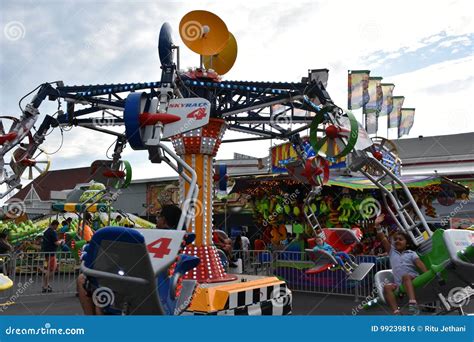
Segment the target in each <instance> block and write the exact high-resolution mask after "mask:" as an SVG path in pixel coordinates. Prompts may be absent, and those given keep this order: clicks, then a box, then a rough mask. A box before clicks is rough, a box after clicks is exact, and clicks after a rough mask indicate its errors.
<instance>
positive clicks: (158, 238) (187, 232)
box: [0, 11, 474, 315]
mask: <svg viewBox="0 0 474 342" xmlns="http://www.w3.org/2000/svg"><path fill="white" fill-rule="evenodd" d="M179 32H180V36H181V38H182V40H183V42H184V44H185V45H186V46H187V47H188V48H189V49H191V50H192V51H194V52H196V53H198V54H199V55H200V66H199V67H197V68H193V69H189V70H188V71H184V72H183V71H180V70H179V52H180V48H179V47H178V46H176V45H174V44H173V42H172V38H171V27H170V25H169V24H168V23H165V24H163V26H162V27H161V30H160V34H159V41H158V53H159V57H160V61H161V68H162V74H161V79H160V80H159V81H154V82H145V83H124V84H101V85H81V86H66V85H64V84H63V83H62V82H55V83H44V84H42V85H40V86H39V87H38V88H37V89H38V90H37V93H36V95H35V96H34V98H33V99H32V101H31V102H30V103H29V104H28V105H27V106H26V107H25V108H24V109H23V113H22V115H21V117H20V118H19V119H17V118H13V117H1V119H2V122H1V123H0V160H1V163H2V164H1V171H0V176H1V184H2V185H4V186H5V187H6V189H5V191H4V192H3V193H1V194H0V198H3V197H5V196H6V195H8V194H9V193H10V192H11V191H13V190H15V189H18V188H20V187H21V182H20V178H21V176H22V174H23V173H24V172H25V171H26V169H27V168H28V169H29V172H30V174H31V172H32V170H36V171H38V172H40V173H42V172H45V171H47V168H48V167H49V161H48V160H44V161H42V160H40V157H41V156H45V154H44V153H43V151H42V150H41V148H40V145H41V144H42V143H43V142H44V140H45V136H46V133H47V132H48V131H49V130H50V129H51V128H55V127H65V126H80V127H84V128H87V129H91V130H94V131H98V132H101V133H105V134H112V135H115V136H116V137H117V142H116V145H115V149H114V154H113V158H112V160H107V161H96V162H94V164H93V165H95V166H96V167H97V168H100V170H102V171H101V172H100V173H99V174H101V177H102V178H101V181H103V182H104V183H105V184H106V185H107V192H108V193H109V194H114V193H115V192H117V191H118V190H119V189H120V188H121V187H124V186H126V185H128V184H127V183H129V180H130V177H131V169H130V167H129V165H128V163H127V162H125V161H123V160H122V159H121V152H122V151H123V149H124V148H125V146H126V145H127V144H128V145H129V146H131V147H132V149H134V150H147V151H148V155H149V160H150V161H151V163H161V162H165V163H167V164H168V165H170V166H171V167H172V168H173V169H174V170H175V171H176V172H177V173H178V174H179V176H180V200H181V203H182V215H181V218H180V221H179V224H178V229H177V230H159V229H153V230H146V229H129V228H121V227H110V228H103V229H100V230H99V231H98V232H97V233H96V234H95V235H94V237H93V240H92V241H91V243H90V245H89V246H88V247H89V248H88V249H87V250H86V253H85V256H84V262H83V265H82V270H83V272H84V274H85V275H86V276H88V277H89V278H90V279H92V282H93V283H94V284H95V285H96V286H97V287H102V288H103V287H108V288H110V289H111V290H112V291H113V292H114V295H115V302H114V303H113V305H111V309H116V310H118V311H116V312H118V313H124V314H170V315H173V314H180V313H182V312H183V311H186V312H187V313H193V314H288V313H290V312H291V292H290V291H289V290H287V289H286V285H285V283H284V282H283V281H281V280H279V279H278V278H276V277H258V276H241V275H233V274H228V273H226V271H225V269H224V268H223V266H222V263H221V261H220V259H219V256H218V253H217V251H216V248H215V246H214V245H213V242H212V195H213V170H214V167H213V158H214V157H215V155H216V153H217V151H218V149H219V146H220V144H221V142H222V138H223V136H224V133H225V131H226V129H229V130H234V131H238V132H244V133H248V134H250V135H253V137H250V138H248V139H240V140H241V141H243V140H255V139H257V140H260V139H286V140H290V141H291V142H292V144H293V146H294V148H295V150H296V151H297V154H298V160H297V161H296V162H295V163H294V164H292V165H289V166H288V170H289V173H290V174H292V175H293V176H294V177H295V178H297V179H299V180H301V181H303V182H305V183H307V184H309V185H310V186H311V188H312V190H311V191H310V193H309V195H308V198H307V201H309V202H310V201H311V200H312V198H314V196H315V195H317V193H318V192H319V191H320V188H321V187H322V186H323V185H324V184H325V183H326V182H327V181H328V178H329V169H328V167H329V162H334V161H335V160H336V159H337V158H341V157H344V156H347V160H348V162H349V164H350V168H351V170H353V171H354V172H361V173H362V174H364V175H365V176H366V177H367V178H369V179H370V180H371V181H372V182H374V184H376V185H377V187H378V188H379V189H380V190H381V192H382V194H383V199H384V204H385V209H386V210H387V211H388V213H389V214H390V215H391V217H392V219H393V220H394V222H395V223H396V225H397V226H398V228H399V229H400V230H403V231H405V232H406V233H408V234H409V236H410V238H411V240H412V242H413V243H414V245H415V246H417V247H419V251H420V253H421V254H422V255H424V256H426V259H427V260H428V259H429V260H432V262H430V263H429V264H427V266H431V268H429V269H430V271H429V272H431V273H430V275H426V274H423V275H421V276H420V277H419V278H423V279H421V280H420V281H419V284H418V283H417V282H416V281H417V279H418V278H417V279H416V280H415V284H418V286H425V285H426V284H427V283H436V285H435V287H436V291H435V294H433V296H436V295H437V294H440V295H444V296H446V295H447V291H448V290H449V289H451V288H452V286H460V285H459V284H462V286H470V285H471V283H472V280H473V274H474V273H473V272H472V269H473V267H474V266H473V258H472V248H473V247H472V245H471V244H472V242H473V240H472V239H473V236H472V233H471V232H467V231H456V232H450V231H445V232H444V234H443V232H435V234H433V232H432V231H431V230H430V228H429V227H428V225H427V224H426V221H425V219H424V217H423V215H422V214H421V212H420V210H419V208H418V206H417V204H416V202H415V201H414V199H413V197H412V196H411V194H410V191H409V190H408V188H407V187H406V186H405V184H404V183H403V182H402V181H401V180H400V179H399V177H397V175H396V174H395V173H394V172H393V171H394V170H395V169H396V168H399V166H400V163H399V160H398V158H397V156H396V155H395V154H394V153H393V150H392V149H391V148H390V142H388V141H386V140H384V139H382V140H379V141H375V142H373V141H371V140H370V139H369V138H368V137H367V135H366V134H364V133H365V132H364V130H363V128H362V127H361V126H360V125H359V124H358V122H357V120H356V119H355V118H354V116H353V115H352V114H351V113H350V112H344V111H343V110H342V109H341V108H339V107H337V106H336V105H335V104H334V103H333V101H332V100H331V98H330V96H329V94H328V92H327V91H326V86H327V79H328V70H327V69H318V70H310V71H309V74H308V76H307V77H305V78H303V80H302V81H301V82H299V83H290V82H278V83H275V82H262V81H258V82H251V81H224V80H222V79H221V75H223V74H225V73H226V72H228V71H229V70H230V69H231V68H232V65H233V64H234V62H235V60H236V57H237V43H236V40H235V38H234V36H233V35H232V34H231V33H230V32H229V31H228V29H227V26H226V24H225V23H224V22H223V21H222V20H221V19H220V18H219V17H217V16H216V15H214V14H212V13H210V12H207V11H192V12H190V13H188V14H186V15H185V16H184V17H183V18H182V20H181V22H180V25H179ZM175 57H177V60H175ZM46 99H48V100H50V101H58V102H61V101H64V102H65V103H66V108H67V110H66V112H62V111H59V112H58V115H57V116H55V117H53V116H50V115H46V117H45V119H44V121H43V122H42V124H41V125H40V127H39V128H38V129H37V130H36V132H35V133H34V134H33V133H32V129H33V128H34V125H35V123H36V121H37V120H38V118H39V116H40V112H39V107H40V105H41V103H42V102H43V101H44V100H46ZM275 105H278V107H279V108H283V110H279V111H278V112H274V110H273V108H274V106H275ZM96 113H100V116H99V117H97V116H95V117H91V115H94V114H96ZM5 120H8V121H11V122H12V124H11V127H10V129H9V130H8V131H6V130H5V128H4V127H5V126H4V123H3V121H5ZM289 122H291V123H293V124H299V125H300V127H298V128H297V129H294V130H291V129H290V126H289V125H288V124H287V123H289ZM107 125H115V126H117V125H121V126H125V133H124V134H120V133H117V132H115V131H112V130H109V129H107V128H106V127H103V126H107ZM284 126H286V127H284ZM307 129H310V139H309V141H306V140H304V139H302V138H301V137H300V135H299V133H300V132H302V131H304V130H307ZM255 136H256V137H255ZM164 141H171V142H172V145H173V147H174V150H175V152H176V153H175V152H173V151H172V150H171V149H170V148H169V147H168V146H167V145H165V144H164ZM11 151H13V152H11ZM9 153H10V158H11V159H10V162H9V164H5V159H6V158H7V155H8V154H9ZM42 165H44V166H42ZM127 179H128V181H127ZM197 204H199V206H200V207H202V210H198V211H197V210H195V207H196V205H197ZM307 207H308V208H309V209H308V211H307V212H306V213H305V214H306V216H307V219H308V222H309V223H310V224H311V226H312V227H313V229H315V230H316V229H318V228H319V223H318V221H317V216H316V214H315V213H314V212H312V211H311V206H307ZM435 244H436V247H437V249H436V250H435V249H434V247H435ZM439 248H441V250H442V252H443V253H444V254H443V255H442V256H441V255H440V251H439ZM106 251H107V252H106ZM467 252H468V253H467ZM436 253H437V256H438V257H437V258H432V256H431V255H432V254H436ZM463 253H464V254H463ZM146 255H148V256H149V257H147V258H144V256H146ZM466 255H467V257H466ZM111 259H113V262H112V261H111ZM139 260H141V261H140V267H134V265H135V264H136V263H137V262H138V261H139ZM315 262H316V265H315V267H319V266H321V265H320V264H318V261H317V260H316V261H315ZM326 263H327V262H326ZM369 270H370V266H369V267H367V268H366V269H364V270H363V271H361V272H360V273H363V274H362V275H361V274H359V276H364V275H366V274H367V273H368V271H369ZM356 272H357V269H356V270H354V273H356ZM378 278H380V279H381V277H380V276H379V277H378ZM381 280H383V279H381ZM447 280H450V282H449V285H450V286H451V287H447V286H445V285H442V284H441V283H442V281H444V282H445V283H446V282H447ZM130 285H133V286H130ZM401 291H402V292H403V289H402V290H401ZM424 292H426V291H424ZM433 296H432V297H433ZM432 299H433V298H429V300H432Z"/></svg>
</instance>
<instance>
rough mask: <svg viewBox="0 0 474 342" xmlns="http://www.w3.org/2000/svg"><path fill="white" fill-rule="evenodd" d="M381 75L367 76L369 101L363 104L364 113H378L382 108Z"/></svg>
mask: <svg viewBox="0 0 474 342" xmlns="http://www.w3.org/2000/svg"><path fill="white" fill-rule="evenodd" d="M381 83H382V77H369V87H368V94H369V102H367V104H366V105H365V106H364V113H366V114H367V113H378V112H380V110H381V109H382V100H383V94H382V88H381V86H380V84H381Z"/></svg>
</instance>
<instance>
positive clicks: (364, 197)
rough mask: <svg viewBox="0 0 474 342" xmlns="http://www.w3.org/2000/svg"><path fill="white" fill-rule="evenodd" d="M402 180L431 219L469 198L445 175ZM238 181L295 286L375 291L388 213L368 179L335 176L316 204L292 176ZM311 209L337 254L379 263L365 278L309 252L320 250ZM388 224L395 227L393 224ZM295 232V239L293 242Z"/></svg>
mask: <svg viewBox="0 0 474 342" xmlns="http://www.w3.org/2000/svg"><path fill="white" fill-rule="evenodd" d="M401 179H402V180H403V182H405V184H407V186H408V187H409V188H410V191H411V192H412V193H413V195H414V197H415V198H416V200H417V202H418V203H419V206H420V208H421V209H422V210H423V211H424V214H425V215H426V216H427V217H431V218H436V211H435V210H434V209H433V207H432V202H433V201H438V202H440V203H445V202H443V199H444V198H445V197H446V193H449V194H450V196H452V198H453V200H454V201H457V202H458V203H459V202H460V201H463V200H464V198H465V197H466V196H467V194H468V189H467V188H465V187H464V186H462V185H460V184H458V183H456V182H454V181H451V180H449V179H447V178H445V177H436V176H429V177H427V176H416V177H401ZM235 182H236V185H235V186H234V189H233V191H237V192H240V193H241V194H246V195H248V196H251V199H250V201H251V202H252V203H253V204H254V219H255V222H259V223H260V228H261V231H260V233H261V235H262V238H263V239H264V240H265V242H266V245H267V246H268V248H270V249H271V250H272V251H274V254H273V256H274V258H273V266H274V268H273V269H274V272H275V273H274V274H275V275H277V276H278V277H280V278H282V279H285V281H286V282H287V284H288V286H289V287H290V288H292V289H300V290H306V291H310V290H311V291H317V292H323V293H328V292H333V293H340V294H355V293H356V291H359V293H360V294H361V295H362V294H363V293H370V291H372V288H373V286H374V276H375V274H376V272H377V271H379V270H384V269H388V268H389V267H390V265H389V263H388V257H387V256H386V254H385V251H384V250H383V248H382V247H381V245H380V243H379V242H378V241H376V238H375V235H376V232H375V230H374V229H373V227H372V223H373V220H374V219H375V217H376V216H377V215H378V214H379V213H381V212H382V211H383V207H382V204H381V203H383V201H382V199H381V197H380V192H379V190H378V189H377V188H376V186H374V185H373V184H372V183H371V182H370V181H368V180H367V179H364V178H362V177H342V176H337V177H333V178H331V179H329V181H328V183H327V184H326V185H325V186H324V188H323V189H322V191H321V193H320V194H319V196H317V197H316V198H315V199H314V200H313V201H312V202H310V203H305V202H304V199H305V197H306V194H307V193H308V191H309V190H308V189H307V187H305V186H304V185H303V184H300V183H298V182H295V180H294V179H293V178H292V177H290V176H288V175H271V176H256V177H239V178H236V179H235ZM257 185H258V186H257ZM449 203H450V204H452V201H451V200H450V201H449ZM305 206H312V207H313V211H314V212H315V213H316V215H317V216H318V220H319V222H320V224H321V226H322V227H325V228H323V229H322V234H323V235H324V236H325V237H326V241H327V242H328V243H329V244H331V245H332V246H333V247H334V248H335V249H336V250H337V251H344V252H346V253H348V254H352V255H353V256H354V261H355V262H356V263H357V264H360V263H372V264H374V268H373V269H372V270H370V271H369V273H368V274H367V276H366V277H365V278H364V279H362V280H361V281H360V282H354V281H351V279H350V275H348V274H347V273H346V272H344V271H343V270H341V269H340V268H339V267H335V266H336V265H337V263H335V262H334V260H331V259H330V258H327V257H325V258H324V257H319V258H315V256H314V255H311V253H307V252H305V249H306V250H307V249H311V248H312V247H314V235H313V232H312V229H310V228H309V227H308V224H307V220H306V217H304V214H303V213H304V210H305ZM386 223H387V224H388V225H390V224H392V225H393V223H390V221H389V220H387V222H386ZM392 229H393V230H394V229H395V227H393V228H392ZM292 234H294V238H293V239H288V236H289V235H292ZM290 240H291V241H290Z"/></svg>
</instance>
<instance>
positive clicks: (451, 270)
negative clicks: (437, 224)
mask: <svg viewBox="0 0 474 342" xmlns="http://www.w3.org/2000/svg"><path fill="white" fill-rule="evenodd" d="M431 240H432V241H431V248H430V250H429V251H426V252H425V253H424V254H423V255H420V259H421V260H422V261H423V263H424V264H425V266H426V268H427V269H428V271H427V272H424V273H422V274H420V275H419V276H417V277H416V278H415V279H413V286H414V288H415V293H416V298H417V301H418V302H419V303H423V302H431V301H435V300H437V299H438V297H437V294H438V293H441V294H445V295H446V294H448V293H449V291H450V290H451V289H452V288H454V287H459V288H461V287H465V286H469V285H471V284H472V282H473V281H474V262H472V261H471V262H465V261H463V260H461V258H460V257H459V254H460V251H465V250H467V247H469V246H470V245H471V244H472V242H471V241H474V233H473V234H470V233H469V232H467V231H461V230H459V231H457V230H453V229H450V230H447V231H444V230H442V229H438V230H436V231H435V232H434V234H433V235H432V237H431ZM392 248H393V247H392ZM463 248H464V250H463ZM469 248H470V247H469ZM393 280H394V278H393V274H392V270H383V271H379V272H377V273H376V274H375V277H374V285H375V288H376V289H377V291H378V295H379V298H380V299H381V300H382V302H384V303H386V301H385V298H384V291H383V288H384V285H385V284H386V283H393V282H394V281H393ZM405 294H406V291H405V288H404V286H403V285H401V286H400V287H399V288H398V289H397V291H396V295H397V296H403V295H405ZM404 299H405V300H406V296H405V297H404Z"/></svg>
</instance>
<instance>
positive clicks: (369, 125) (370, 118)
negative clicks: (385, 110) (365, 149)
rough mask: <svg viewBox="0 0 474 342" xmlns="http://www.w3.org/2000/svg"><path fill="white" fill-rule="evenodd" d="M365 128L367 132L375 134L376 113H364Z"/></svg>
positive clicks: (376, 124) (376, 127)
mask: <svg viewBox="0 0 474 342" xmlns="http://www.w3.org/2000/svg"><path fill="white" fill-rule="evenodd" d="M365 130H366V131H367V133H368V134H377V130H378V117H377V113H375V112H372V113H367V114H365Z"/></svg>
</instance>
